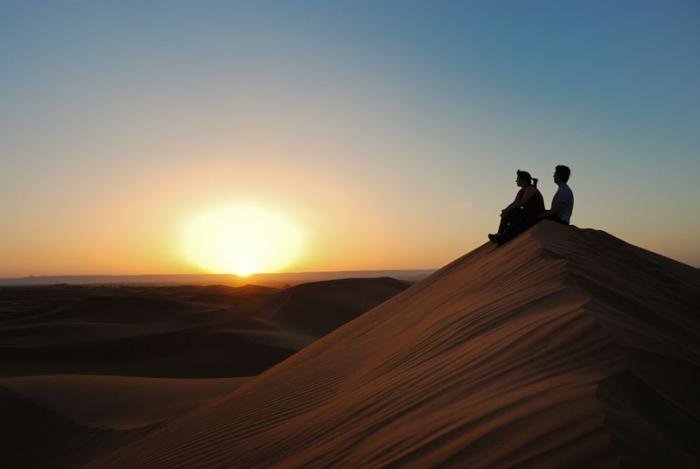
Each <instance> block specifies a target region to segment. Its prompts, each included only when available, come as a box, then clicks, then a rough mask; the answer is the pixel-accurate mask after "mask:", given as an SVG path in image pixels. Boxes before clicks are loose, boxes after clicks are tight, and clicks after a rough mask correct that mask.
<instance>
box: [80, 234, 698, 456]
mask: <svg viewBox="0 0 700 469" xmlns="http://www.w3.org/2000/svg"><path fill="white" fill-rule="evenodd" d="M699 305H700V274H699V273H698V269H695V268H692V267H689V266H687V265H684V264H681V263H678V262H675V261H673V260H671V259H668V258H665V257H662V256H659V255H656V254H653V253H651V252H648V251H645V250H643V249H640V248H637V247H635V246H632V245H629V244H627V243H625V242H623V241H621V240H619V239H616V238H614V237H612V236H610V235H608V234H606V233H604V232H601V231H595V230H582V229H578V228H575V227H565V226H561V225H557V224H554V223H551V222H543V223H540V224H539V225H537V226H536V227H534V228H533V229H531V230H530V231H528V232H526V233H525V234H523V235H521V236H519V237H518V238H516V239H515V240H513V241H512V242H510V243H508V244H506V245H504V246H502V247H496V246H494V245H492V244H485V245H483V246H482V247H480V248H478V249H476V250H474V251H472V252H470V253H469V254H466V255H464V256H463V257H461V258H459V259H457V260H455V261H454V262H452V263H450V264H448V265H446V266H445V267H443V268H442V269H440V270H438V271H437V272H435V273H434V274H432V275H430V276H429V277H428V278H426V279H424V280H422V281H420V282H418V283H416V284H414V285H413V286H411V287H410V288H408V289H406V290H405V291H403V292H402V293H399V294H398V295H395V296H393V297H391V298H390V299H389V300H388V301H386V302H384V303H382V304H380V305H379V306H376V307H374V308H373V309H371V310H370V311H368V312H367V313H365V314H363V315H361V316H359V317H357V318H356V319H354V320H352V321H350V322H348V323H347V324H345V325H344V326H342V327H340V328H338V329H336V330H335V331H333V332H330V333H329V334H328V335H325V336H324V337H322V338H321V339H319V340H317V341H315V342H313V343H311V344H310V345H308V346H307V347H305V348H303V349H302V350H300V351H299V352H297V353H295V354H294V355H292V356H291V357H289V358H287V359H286V360H284V361H282V362H281V363H279V364H277V365H276V366H274V367H272V368H271V369H269V370H267V371H265V372H263V373H262V374H260V375H258V376H256V377H254V378H251V379H249V380H247V381H246V382H245V383H244V384H242V385H241V386H240V387H238V388H237V389H236V390H234V391H232V392H230V393H228V394H226V395H225V396H224V397H219V398H216V399H212V400H211V401H209V402H208V403H206V404H203V405H201V406H199V407H197V408H195V409H193V410H191V411H190V412H188V413H186V414H184V415H182V416H180V417H178V418H175V419H172V420H170V421H168V422H167V423H165V424H164V425H162V426H161V427H159V428H157V429H155V430H153V431H152V432H150V433H149V434H147V435H146V436H144V437H142V438H138V439H134V440H132V441H130V442H127V443H125V444H123V445H121V446H120V447H119V448H118V449H116V450H113V451H109V452H106V453H104V454H103V455H102V456H101V457H100V458H97V459H96V460H94V461H93V462H92V464H91V465H90V467H100V468H102V467H164V468H165V467H167V468H172V467H285V468H289V467H323V466H325V467H328V466H335V467H338V466H342V467H379V466H406V467H412V468H415V467H419V468H420V467H432V466H460V467H489V468H493V467H506V466H514V465H517V466H520V467H574V466H576V467H579V466H597V467H616V466H620V465H632V466H639V465H642V466H652V467H694V466H696V465H698V451H699V448H700V438H699V436H700V425H699V424H698V422H700V409H699V408H698V399H697V396H700V371H699V370H700V340H699V338H700V315H699V314H700V313H699V311H698V306H699ZM290 311H292V312H293V311H294V309H293V308H292V309H291V310H290ZM293 316H294V315H293V314H291V315H287V314H286V313H284V312H282V313H270V314H268V315H266V319H268V320H270V321H277V322H279V323H284V324H292V323H294V321H295V318H294V317H293ZM319 327H321V326H319ZM296 329H297V331H299V332H303V333H308V332H313V331H314V330H315V324H314V321H313V320H311V321H309V320H308V319H304V320H303V321H302V323H301V325H300V326H299V327H298V328H296Z"/></svg>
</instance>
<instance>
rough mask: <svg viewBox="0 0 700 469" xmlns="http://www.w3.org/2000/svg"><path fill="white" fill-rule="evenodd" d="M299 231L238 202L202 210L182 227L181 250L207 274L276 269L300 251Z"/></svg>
mask: <svg viewBox="0 0 700 469" xmlns="http://www.w3.org/2000/svg"><path fill="white" fill-rule="evenodd" d="M301 245H302V231H301V229H300V228H299V227H298V226H297V225H296V224H294V223H293V222H291V221H289V220H287V219H286V218H284V217H282V216H279V215H277V214H275V213H273V212H270V211H268V210H265V209H262V208H259V207H255V206H251V205H240V206H230V207H223V208H218V209H215V210H212V211H209V212H207V213H204V214H202V215H200V216H198V217H196V218H194V219H193V220H192V221H191V222H189V223H188V224H187V225H186V227H185V233H184V237H183V250H184V255H185V257H186V258H187V259H188V260H189V261H190V262H192V263H194V264H196V265H198V266H199V267H201V268H203V269H205V270H207V271H209V272H211V273H225V274H236V275H239V276H248V275H250V274H253V273H259V272H276V271H279V270H280V269H282V268H284V267H286V266H287V265H289V264H291V263H292V262H293V261H294V260H295V259H296V258H297V257H298V256H299V254H300V251H301Z"/></svg>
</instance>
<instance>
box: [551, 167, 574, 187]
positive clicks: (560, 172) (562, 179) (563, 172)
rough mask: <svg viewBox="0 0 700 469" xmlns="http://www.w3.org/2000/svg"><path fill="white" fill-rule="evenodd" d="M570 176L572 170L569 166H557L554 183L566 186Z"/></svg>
mask: <svg viewBox="0 0 700 469" xmlns="http://www.w3.org/2000/svg"><path fill="white" fill-rule="evenodd" d="M569 176H571V170H570V169H569V167H568V166H564V165H563V164H560V165H557V166H556V167H555V168H554V182H555V183H557V184H564V183H567V182H568V181H569Z"/></svg>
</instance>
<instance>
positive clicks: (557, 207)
mask: <svg viewBox="0 0 700 469" xmlns="http://www.w3.org/2000/svg"><path fill="white" fill-rule="evenodd" d="M573 210H574V193H573V192H571V188H570V187H569V186H568V185H567V184H560V185H559V189H557V193H556V194H554V198H553V199H552V213H554V214H555V215H556V216H558V217H559V219H560V220H561V221H563V222H564V223H569V222H570V220H571V212H572V211H573Z"/></svg>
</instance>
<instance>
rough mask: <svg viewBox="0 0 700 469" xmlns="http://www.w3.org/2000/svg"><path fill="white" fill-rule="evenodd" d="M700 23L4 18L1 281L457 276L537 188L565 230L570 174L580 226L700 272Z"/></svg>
mask: <svg viewBox="0 0 700 469" xmlns="http://www.w3.org/2000/svg"><path fill="white" fill-rule="evenodd" d="M699 20H700V5H699V4H698V3H697V2H693V1H678V2H673V3H668V2H655V1H641V2H640V1H636V2H627V1H623V2H615V3H614V4H611V3H610V2H603V1H593V2H577V3H567V4H563V3H561V2H555V1H536V2H528V3H527V4H523V3H520V2H515V1H506V2H499V3H498V4H493V3H489V2H451V1H436V2H430V3H425V2H414V1H406V2H401V3H394V2H362V1H360V2H343V1H341V2H332V3H327V2H318V1H299V2H284V1H279V2H271V3H266V4H264V5H263V4H260V3H256V2H236V3H232V2H221V1H203V2H184V1H173V2H149V3H147V4H144V3H142V2H130V1H125V2H85V1H71V2H66V1H57V2H50V3H44V2H33V1H9V2H4V3H3V15H2V17H0V26H1V28H0V38H1V39H2V44H3V47H2V50H1V51H0V63H1V64H2V68H3V73H2V74H0V84H1V85H2V86H1V87H0V97H2V100H3V107H2V108H0V154H2V159H1V160H0V197H2V200H3V204H2V205H0V218H1V219H2V220H3V229H2V231H0V246H2V247H1V248H0V258H1V259H2V263H0V278H10V277H13V278H14V277H25V276H28V275H35V276H42V275H96V273H98V274H97V275H105V274H111V275H129V274H134V273H141V274H159V275H162V274H183V273H185V274H190V273H205V272H209V271H220V270H222V269H224V270H226V269H227V268H229V266H233V267H231V268H232V269H235V270H237V271H241V272H247V271H256V270H259V269H265V268H275V269H279V271H280V272H320V271H348V270H405V269H409V270H414V269H416V270H422V269H426V266H432V267H428V268H427V269H433V268H439V267H441V266H443V265H445V264H446V263H448V262H450V261H452V260H454V259H456V258H457V257H459V256H461V255H463V254H465V253H466V252H469V251H471V250H472V249H474V248H476V247H478V246H479V245H481V244H483V243H484V242H485V241H486V234H487V233H489V232H492V231H494V230H495V229H496V227H497V222H498V214H499V212H500V209H501V208H503V207H504V206H506V205H507V204H508V203H510V202H511V201H512V199H513V197H514V195H515V192H516V189H517V188H516V187H515V184H514V178H515V171H516V170H517V169H526V170H529V171H530V172H531V173H532V174H533V176H535V177H538V178H539V187H540V189H541V191H542V194H543V196H544V199H545V203H546V205H547V206H549V203H550V201H551V198H552V195H553V194H554V191H555V190H556V186H555V185H554V183H553V182H552V177H551V176H552V172H553V167H554V165H556V164H567V165H569V166H570V167H571V169H572V176H571V181H570V186H571V187H572V189H573V191H574V194H575V200H576V201H575V208H574V214H573V217H572V224H574V225H576V226H579V227H586V228H589V227H590V228H595V229H600V230H604V231H606V232H608V233H610V234H612V235H614V236H616V237H619V238H621V239H623V240H625V241H627V242H629V243H632V244H635V245H638V246H641V247H643V248H645V249H648V250H651V251H654V252H658V253H660V254H662V255H665V256H668V257H671V258H673V259H676V260H679V261H681V262H684V263H687V264H690V265H693V266H698V265H700V246H699V245H698V243H697V239H698V237H699V236H700V220H698V217H697V216H694V210H693V209H692V207H694V206H695V205H696V201H697V200H698V189H697V181H696V178H697V177H698V175H700V158H698V156H697V154H698V148H700V90H699V89H698V86H697V77H698V76H700V29H699V28H698V27H697V25H698V24H699ZM246 210H248V211H249V212H250V211H251V210H252V211H256V212H255V213H254V214H253V215H250V216H249V215H246V214H243V215H241V213H243V212H245V211H246ZM245 213H248V212H245ZM228 216H233V217H235V216H239V217H240V218H238V219H235V220H243V221H245V220H250V221H251V223H249V226H246V228H245V230H243V229H241V230H240V231H241V233H242V234H241V235H240V236H238V235H237V234H236V231H235V229H236V226H238V225H236V223H243V221H240V222H239V221H236V222H234V223H228V224H227V223H225V222H222V219H225V218H226V217H228ZM246 217H248V218H246ZM280 233H284V235H281V234H280Z"/></svg>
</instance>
